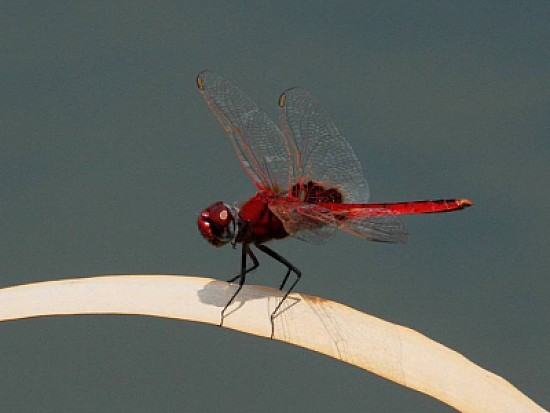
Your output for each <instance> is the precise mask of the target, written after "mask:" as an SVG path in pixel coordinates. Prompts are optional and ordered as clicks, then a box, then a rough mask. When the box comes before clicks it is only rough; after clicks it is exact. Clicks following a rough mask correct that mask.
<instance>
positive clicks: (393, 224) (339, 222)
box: [295, 204, 408, 243]
mask: <svg viewBox="0 0 550 413" xmlns="http://www.w3.org/2000/svg"><path fill="white" fill-rule="evenodd" d="M343 206H344V207H345V205H343ZM295 213H296V214H299V215H302V216H304V217H307V218H308V219H309V220H311V221H318V222H321V223H323V224H325V225H330V226H332V227H336V228H338V229H339V230H341V231H345V232H347V233H349V234H351V235H355V236H356V237H359V238H364V239H368V240H370V241H380V242H391V243H404V242H407V238H408V232H407V230H406V228H405V226H404V225H403V224H402V223H401V221H400V220H399V219H398V218H397V217H396V216H395V215H393V214H391V212H390V211H387V210H372V211H371V216H363V217H361V218H358V219H349V218H346V212H345V210H343V209H342V210H341V211H336V210H334V209H332V208H326V207H323V206H321V205H316V204H301V205H300V206H298V207H297V208H296V210H295Z"/></svg>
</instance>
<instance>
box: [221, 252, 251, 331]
mask: <svg viewBox="0 0 550 413" xmlns="http://www.w3.org/2000/svg"><path fill="white" fill-rule="evenodd" d="M247 256H249V257H250V258H251V259H252V263H253V264H252V267H250V268H248V269H247V268H246V257H247ZM259 265H260V263H259V262H258V259H257V258H256V256H255V255H254V253H253V252H252V250H251V249H250V246H249V245H248V244H243V248H242V252H241V273H240V274H239V275H237V276H236V277H235V278H232V279H231V280H229V281H228V282H232V281H235V280H236V279H237V278H239V287H238V288H237V290H236V291H235V292H234V293H233V295H232V296H231V298H230V299H229V301H228V302H227V304H226V305H225V307H224V308H223V310H222V314H221V321H220V327H221V326H223V319H224V318H225V311H226V310H227V308H228V307H229V306H230V305H231V303H232V302H233V300H234V299H235V297H236V296H237V294H239V292H240V291H241V290H242V288H243V285H244V282H245V280H246V274H247V273H249V272H250V271H252V270H255V269H256V268H257V267H258V266H259Z"/></svg>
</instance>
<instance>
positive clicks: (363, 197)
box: [279, 88, 369, 203]
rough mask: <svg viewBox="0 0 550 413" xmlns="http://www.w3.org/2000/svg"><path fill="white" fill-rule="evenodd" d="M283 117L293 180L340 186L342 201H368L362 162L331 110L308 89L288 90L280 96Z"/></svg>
mask: <svg viewBox="0 0 550 413" xmlns="http://www.w3.org/2000/svg"><path fill="white" fill-rule="evenodd" d="M279 118H280V119H279V120H280V124H281V130H282V131H283V134H284V135H285V137H286V140H287V145H288V148H289V152H290V157H291V165H290V171H289V174H290V182H291V183H293V184H294V183H301V184H304V185H306V184H307V183H308V182H310V181H313V182H316V183H320V184H322V185H323V187H324V188H325V189H327V188H330V187H334V188H337V189H338V190H339V191H340V192H341V193H342V195H343V200H342V202H345V203H367V202H368V198H369V187H368V184H367V181H366V180H365V177H364V175H363V169H362V167H361V163H360V162H359V160H358V159H357V157H356V156H355V153H354V152H353V149H352V147H351V145H350V144H349V142H348V141H347V140H346V139H345V138H344V137H343V136H342V135H340V132H339V131H338V128H337V127H336V125H335V124H334V122H333V121H332V119H331V118H330V116H329V115H328V113H327V111H326V110H325V109H324V108H323V107H322V106H321V105H320V104H319V102H318V101H317V100H316V99H315V98H313V97H312V96H311V94H310V93H309V92H308V91H307V90H305V89H301V88H293V89H289V90H287V91H286V92H284V93H283V94H282V95H281V97H280V98H279ZM289 195H291V194H289Z"/></svg>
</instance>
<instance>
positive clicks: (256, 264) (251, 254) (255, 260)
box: [227, 245, 260, 283]
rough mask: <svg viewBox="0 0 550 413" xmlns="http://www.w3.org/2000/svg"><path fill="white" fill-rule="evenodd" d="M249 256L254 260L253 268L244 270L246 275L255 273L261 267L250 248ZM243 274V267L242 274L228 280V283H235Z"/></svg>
mask: <svg viewBox="0 0 550 413" xmlns="http://www.w3.org/2000/svg"><path fill="white" fill-rule="evenodd" d="M243 249H244V245H243ZM248 255H249V257H250V259H252V266H251V267H250V268H247V269H246V270H244V274H248V273H249V272H251V271H254V270H255V269H256V268H258V267H259V265H260V263H259V262H258V259H257V258H256V256H255V255H254V253H253V252H252V250H251V249H250V247H248ZM242 274H243V272H242V266H241V274H237V275H236V276H234V277H233V278H231V279H229V280H227V282H228V283H232V282H233V281H235V280H237V279H238V278H241V276H242Z"/></svg>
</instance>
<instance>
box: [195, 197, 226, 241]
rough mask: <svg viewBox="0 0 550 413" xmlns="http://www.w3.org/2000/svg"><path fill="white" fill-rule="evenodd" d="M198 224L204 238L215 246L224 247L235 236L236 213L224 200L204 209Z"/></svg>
mask: <svg viewBox="0 0 550 413" xmlns="http://www.w3.org/2000/svg"><path fill="white" fill-rule="evenodd" d="M197 225H198V227H199V231H200V233H201V235H202V236H203V238H204V239H205V240H207V241H208V242H209V243H210V244H212V245H213V246H215V247H223V246H224V245H225V244H227V243H228V242H230V241H232V240H233V238H234V237H235V214H234V212H233V209H232V208H231V207H230V206H229V205H226V204H224V203H223V202H222V201H218V202H214V203H213V204H212V205H210V206H209V207H208V208H206V209H205V210H204V211H202V212H201V214H200V216H199V219H198V220H197Z"/></svg>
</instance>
